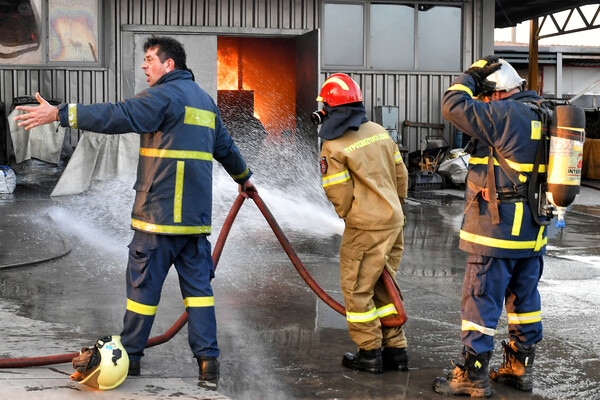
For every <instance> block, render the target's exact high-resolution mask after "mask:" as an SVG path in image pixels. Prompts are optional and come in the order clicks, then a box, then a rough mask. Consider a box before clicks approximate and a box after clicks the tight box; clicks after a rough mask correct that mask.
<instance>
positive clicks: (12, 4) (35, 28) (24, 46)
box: [0, 0, 43, 65]
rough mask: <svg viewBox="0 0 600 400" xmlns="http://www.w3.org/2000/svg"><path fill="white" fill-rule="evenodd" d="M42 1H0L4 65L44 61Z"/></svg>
mask: <svg viewBox="0 0 600 400" xmlns="http://www.w3.org/2000/svg"><path fill="white" fill-rule="evenodd" d="M41 15H42V10H41V0H12V1H2V2H1V3H0V64H11V65H23V64H40V63H41V62H42V47H43V46H42V43H41V41H42V37H43V36H42V25H41V21H42V19H41Z"/></svg>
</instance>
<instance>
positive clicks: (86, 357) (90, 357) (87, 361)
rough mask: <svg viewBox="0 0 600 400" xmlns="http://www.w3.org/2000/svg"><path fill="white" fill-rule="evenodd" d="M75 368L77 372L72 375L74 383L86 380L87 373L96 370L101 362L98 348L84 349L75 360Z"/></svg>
mask: <svg viewBox="0 0 600 400" xmlns="http://www.w3.org/2000/svg"><path fill="white" fill-rule="evenodd" d="M72 361H73V368H75V370H76V371H75V372H74V373H73V374H72V375H71V379H72V380H74V381H77V382H79V381H81V380H83V378H85V376H86V375H85V372H86V371H88V370H90V369H92V368H95V367H96V366H97V365H98V363H99V362H100V355H99V353H98V349H97V348H96V347H84V348H83V349H81V351H80V352H79V356H77V357H75V358H73V360H72Z"/></svg>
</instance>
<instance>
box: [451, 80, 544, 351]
mask: <svg viewBox="0 0 600 400" xmlns="http://www.w3.org/2000/svg"><path fill="white" fill-rule="evenodd" d="M474 88H475V84H474V80H473V78H472V77H471V76H469V75H466V74H464V75H461V76H459V77H458V78H457V79H456V80H455V81H454V82H453V85H452V86H451V87H450V88H449V89H448V90H447V91H446V93H445V95H444V98H443V102H442V112H443V115H444V118H446V119H447V120H448V121H450V122H451V123H452V124H453V125H455V126H456V127H457V128H458V129H460V130H461V131H463V132H465V133H466V134H468V135H469V136H472V137H474V138H476V139H478V142H477V146H476V148H475V151H474V153H473V154H472V156H471V158H470V160H469V170H468V174H467V184H466V193H465V202H466V205H465V215H464V219H463V224H462V228H461V231H460V245H459V247H460V248H461V249H462V250H464V251H467V252H468V253H470V254H469V257H468V260H467V269H466V273H465V279H464V283H463V293H462V303H461V318H462V343H463V344H464V346H465V348H466V350H467V351H469V352H471V353H474V354H480V353H484V352H487V351H491V350H493V348H494V343H493V336H494V335H495V333H496V327H497V324H498V319H499V317H500V315H501V313H502V304H503V303H504V304H505V307H506V311H507V313H508V322H509V335H510V338H511V339H513V340H515V341H517V342H521V343H524V344H533V343H536V342H538V341H540V340H541V339H542V323H541V319H542V318H541V305H540V296H539V292H538V289H537V285H538V281H539V278H540V277H541V274H542V270H543V258H542V256H543V254H544V253H545V251H546V242H547V236H546V229H545V227H544V226H539V225H537V224H536V223H535V222H534V219H533V217H532V211H531V209H530V207H529V204H528V203H527V200H526V197H525V196H524V195H523V193H522V192H519V191H518V190H516V189H515V186H516V185H515V183H514V182H513V181H512V180H511V176H509V174H511V175H513V176H512V178H513V179H515V180H518V183H522V184H523V185H527V183H528V182H529V179H530V178H531V173H532V171H533V163H534V159H535V155H536V153H537V149H538V144H539V141H540V139H541V135H542V123H541V121H540V116H539V115H538V114H537V113H536V111H535V110H534V109H533V108H532V107H531V106H530V105H529V104H528V103H533V102H535V101H538V100H541V97H539V96H538V95H537V94H536V93H535V92H534V91H526V92H519V93H516V94H513V95H511V96H510V97H508V98H506V99H504V100H500V101H493V102H490V103H484V102H481V101H477V100H474V99H473V98H472V93H473V90H474ZM498 154H499V155H498ZM500 156H502V157H503V158H504V159H505V160H506V161H507V163H508V165H509V166H510V169H512V170H513V172H509V173H505V172H504V170H503V169H502V168H501V166H500V162H499V161H498V160H499V158H500ZM491 162H493V164H492V163H491ZM540 168H541V171H542V172H543V168H544V166H541V167H540ZM490 171H493V175H491V174H490ZM488 175H491V176H493V178H494V182H495V190H496V192H497V193H498V200H496V199H491V198H490V196H489V192H490V185H491V184H488V182H490V180H489V176H488ZM492 193H493V192H492ZM494 200H495V201H496V204H497V207H492V206H493V204H491V203H490V201H494Z"/></svg>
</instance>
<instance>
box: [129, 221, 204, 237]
mask: <svg viewBox="0 0 600 400" xmlns="http://www.w3.org/2000/svg"><path fill="white" fill-rule="evenodd" d="M131 227H132V228H134V229H139V230H142V231H144V232H152V233H166V234H172V235H200V234H210V231H211V227H210V226H205V225H198V226H179V225H156V224H151V223H149V222H144V221H140V220H137V219H133V218H132V219H131Z"/></svg>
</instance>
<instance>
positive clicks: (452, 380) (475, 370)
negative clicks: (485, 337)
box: [433, 351, 494, 397]
mask: <svg viewBox="0 0 600 400" xmlns="http://www.w3.org/2000/svg"><path fill="white" fill-rule="evenodd" d="M491 356H492V352H491V351H488V352H486V353H482V354H471V353H468V352H467V354H466V358H465V365H460V364H456V363H455V362H454V361H453V362H452V364H453V365H454V369H453V370H452V371H450V373H449V374H448V376H447V377H445V378H442V377H438V378H435V380H434V381H433V390H434V391H435V392H438V393H441V394H445V395H446V396H458V395H470V396H471V397H490V396H491V395H492V394H493V393H494V392H493V391H492V385H491V383H490V378H489V376H488V364H489V362H490V358H491Z"/></svg>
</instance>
